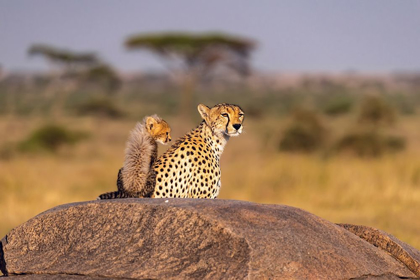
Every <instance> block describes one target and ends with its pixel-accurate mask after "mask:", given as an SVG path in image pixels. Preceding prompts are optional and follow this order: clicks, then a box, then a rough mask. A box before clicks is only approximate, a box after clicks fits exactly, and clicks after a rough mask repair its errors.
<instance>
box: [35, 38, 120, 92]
mask: <svg viewBox="0 0 420 280" xmlns="http://www.w3.org/2000/svg"><path fill="white" fill-rule="evenodd" d="M28 53H29V55H31V56H34V55H37V56H42V57H44V58H45V59H46V60H47V61H48V62H49V63H50V65H52V66H53V68H56V69H57V70H58V72H59V74H58V75H59V76H60V77H63V76H67V77H68V76H70V77H72V78H76V79H77V80H78V81H79V82H82V83H86V82H88V83H91V84H97V85H101V86H104V87H105V88H106V89H107V90H108V92H113V91H114V90H115V89H117V88H118V87H119V85H120V79H119V77H118V75H117V73H116V72H115V71H114V69H113V68H112V67H111V66H110V65H108V64H106V63H104V62H102V61H101V60H100V59H99V58H98V57H97V55H96V54H95V53H92V52H75V51H70V50H67V49H59V48H56V47H52V46H48V45H43V44H35V45H32V46H31V47H30V48H29V50H28Z"/></svg>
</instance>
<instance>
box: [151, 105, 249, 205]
mask: <svg viewBox="0 0 420 280" xmlns="http://www.w3.org/2000/svg"><path fill="white" fill-rule="evenodd" d="M198 112H199V113H200V115H201V117H202V118H203V121H202V122H201V124H200V125H199V126H198V127H197V128H195V129H193V130H192V131H191V132H189V133H187V134H186V135H185V136H184V137H182V138H180V139H179V140H177V141H176V143H174V145H172V147H170V148H169V149H168V150H167V151H166V152H165V153H164V154H163V155H162V156H161V157H159V159H158V160H157V161H156V162H155V164H154V165H153V167H152V169H153V170H154V171H155V172H156V185H155V189H154V192H153V195H152V197H184V198H186V197H188V198H216V197H217V195H218V194H219V190H220V187H221V181H220V179H221V171H220V156H221V155H222V152H223V149H224V148H225V145H226V143H227V141H228V140H229V139H230V137H233V136H238V135H240V134H241V133H242V129H243V125H242V124H243V121H244V112H243V111H242V109H241V108H240V107H239V106H237V105H231V104H226V103H223V104H218V105H216V106H214V107H212V108H209V107H207V106H205V105H203V104H200V105H198Z"/></svg>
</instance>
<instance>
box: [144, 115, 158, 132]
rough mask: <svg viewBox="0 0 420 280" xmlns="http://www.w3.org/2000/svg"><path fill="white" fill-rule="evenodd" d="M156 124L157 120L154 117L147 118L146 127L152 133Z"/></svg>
mask: <svg viewBox="0 0 420 280" xmlns="http://www.w3.org/2000/svg"><path fill="white" fill-rule="evenodd" d="M155 124H156V120H155V119H154V118H153V117H147V119H146V126H147V130H148V131H150V130H152V129H153V126H154V125H155Z"/></svg>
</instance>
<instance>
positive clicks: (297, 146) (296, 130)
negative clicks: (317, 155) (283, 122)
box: [280, 110, 326, 152]
mask: <svg viewBox="0 0 420 280" xmlns="http://www.w3.org/2000/svg"><path fill="white" fill-rule="evenodd" d="M325 135H326V129H325V127H324V125H323V124H322V122H321V120H320V118H319V116H318V115H317V114H316V113H315V112H312V111H307V110H299V111H297V112H295V114H294V116H293V122H292V123H291V125H290V126H289V127H288V128H286V130H285V131H284V133H283V137H282V139H281V141H280V149H281V150H283V151H302V152H311V151H314V150H316V149H318V148H320V147H321V146H322V145H323V144H324V142H325V138H326V137H325Z"/></svg>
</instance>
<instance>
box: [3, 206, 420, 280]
mask: <svg viewBox="0 0 420 280" xmlns="http://www.w3.org/2000/svg"><path fill="white" fill-rule="evenodd" d="M357 229H359V230H360V232H358V231H357ZM369 230H370V231H369ZM364 232H370V233H371V235H369V234H367V235H366V234H363V233H364ZM375 234H378V232H375V231H374V229H370V228H364V227H360V228H357V227H355V228H351V225H342V226H340V225H335V224H333V223H330V222H328V221H326V220H324V219H321V218H319V217H317V216H315V215H313V214H310V213H308V212H306V211H303V210H300V209H297V208H293V207H288V206H283V205H262V204H255V203H249V202H240V201H225V200H194V199H168V200H165V199H121V200H107V201H95V202H82V203H74V204H67V205H62V206H58V207H56V208H53V209H51V210H49V211H46V212H44V213H42V214H40V215H38V216H36V217H34V218H33V219H31V220H29V221H28V222H26V223H24V224H22V225H20V226H18V227H17V228H15V229H13V230H12V231H11V232H10V233H9V234H8V235H7V236H6V237H5V238H4V239H3V240H2V243H1V244H2V245H0V255H1V256H0V268H1V270H2V271H3V273H5V274H8V275H9V276H13V275H14V274H26V275H22V276H14V277H15V278H16V277H17V278H22V279H100V277H107V278H130V279H244V278H245V279H378V278H383V279H399V278H404V279H410V278H412V279H414V278H416V273H417V272H416V270H415V268H416V263H417V265H418V264H419V261H420V252H419V251H417V250H416V249H414V248H412V247H409V246H408V245H407V244H404V243H402V242H401V241H399V240H397V239H395V238H394V237H390V236H389V235H386V233H383V232H379V234H385V235H386V236H387V238H389V240H391V241H393V242H394V243H395V244H397V243H398V244H399V246H400V248H401V250H402V251H404V252H405V253H407V254H408V256H409V257H410V258H411V259H410V258H409V262H414V263H411V266H410V264H407V262H404V258H403V259H402V260H401V259H398V257H397V256H395V254H394V255H392V254H393V253H392V250H387V248H386V247H387V245H385V246H381V244H379V243H380V242H379V243H378V242H376V244H375V242H371V241H372V240H369V238H371V239H372V236H374V235H375ZM359 236H360V237H359ZM369 236H370V237H369ZM392 238H394V239H392ZM373 239H374V240H377V239H375V238H373ZM387 240H388V239H387ZM389 240H388V241H389ZM369 242H371V243H372V244H371V243H369ZM385 243H386V242H385ZM377 246H378V247H377ZM380 247H384V249H385V250H384V249H382V248H380ZM387 251H390V253H388V252H387ZM398 252H400V251H398ZM400 253H402V252H400ZM403 256H405V257H407V256H406V255H404V254H403ZM413 268H414V269H413ZM417 276H420V275H417Z"/></svg>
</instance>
